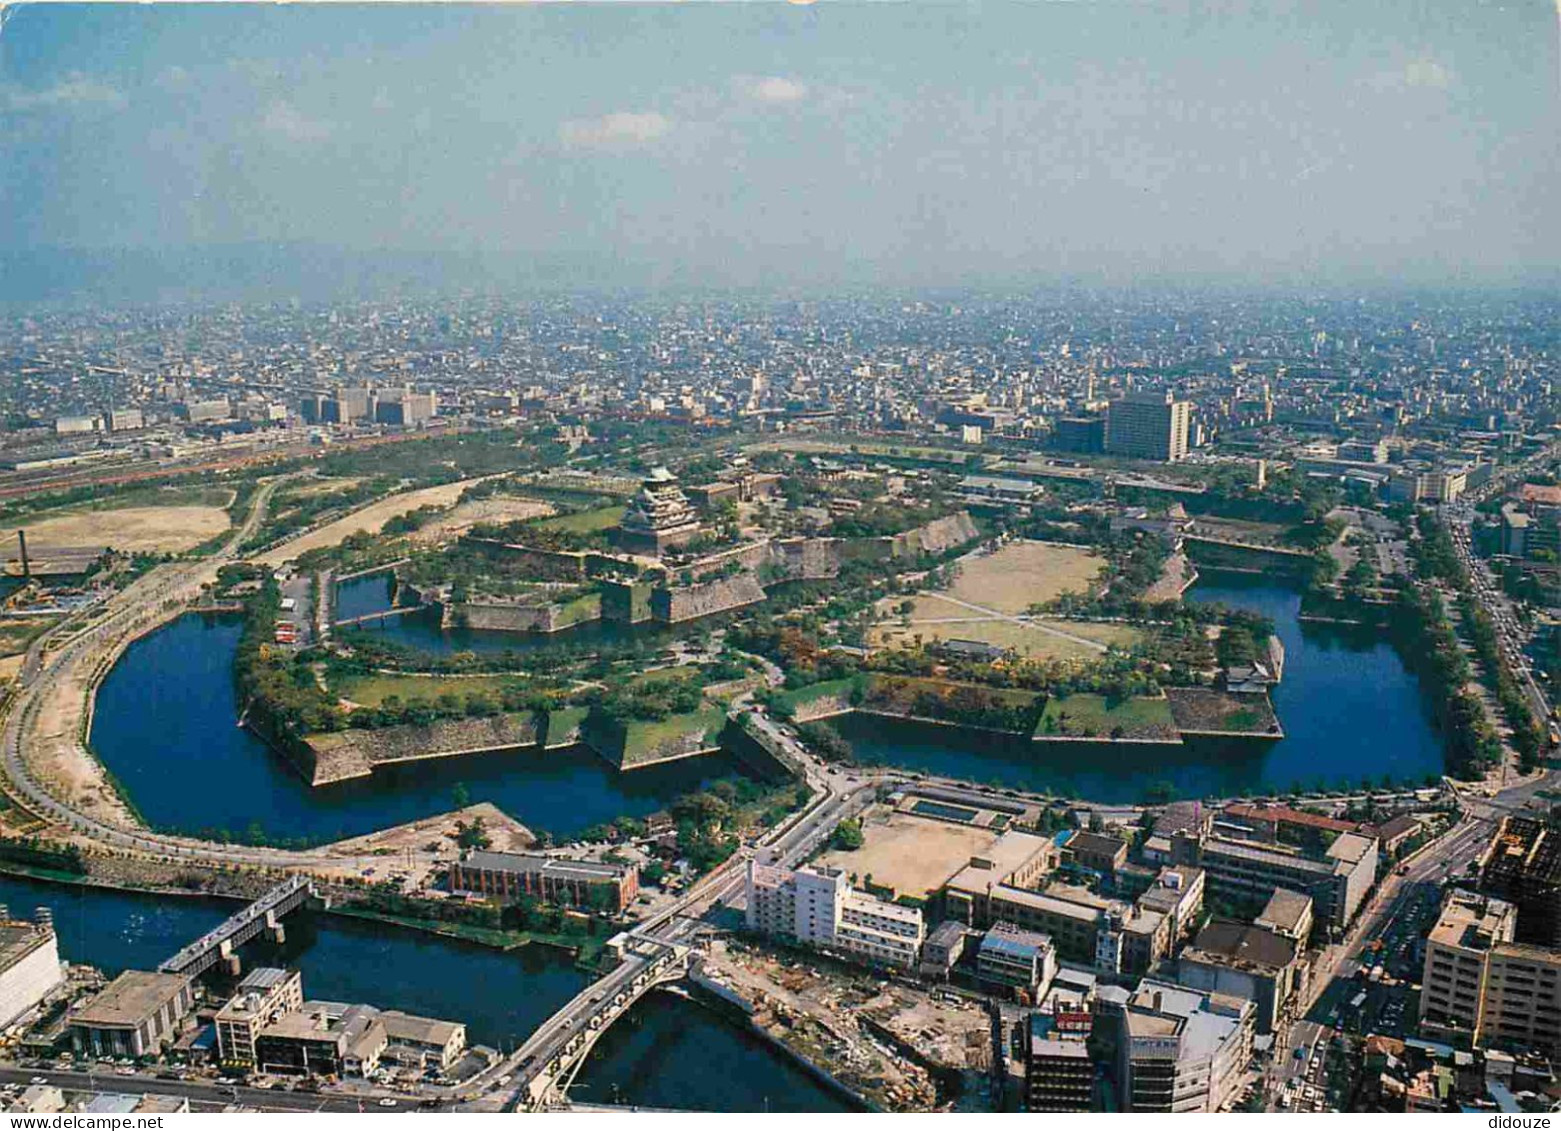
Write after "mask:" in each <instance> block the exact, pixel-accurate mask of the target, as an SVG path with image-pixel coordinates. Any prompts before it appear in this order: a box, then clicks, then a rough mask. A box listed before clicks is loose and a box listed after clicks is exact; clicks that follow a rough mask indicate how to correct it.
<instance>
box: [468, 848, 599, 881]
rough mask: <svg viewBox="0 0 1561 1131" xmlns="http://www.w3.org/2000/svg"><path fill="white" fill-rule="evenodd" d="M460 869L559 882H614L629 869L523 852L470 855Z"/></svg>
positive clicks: (589, 861) (477, 853)
mask: <svg viewBox="0 0 1561 1131" xmlns="http://www.w3.org/2000/svg"><path fill="white" fill-rule="evenodd" d="M461 867H463V868H472V869H477V870H481V871H485V872H508V873H510V874H511V875H525V876H534V875H548V876H553V877H556V878H558V879H574V880H585V881H590V880H616V879H618V878H620V877H621V876H623V875H624V874H625V873H626V872H627V871H628V870H629V869H628V868H627V867H625V866H624V865H622V864H603V863H599V862H597V861H595V860H568V859H565V858H563V857H559V856H536V855H531V854H529V853H522V852H473V853H472V854H471V855H470V856H468V857H467V858H466V859H465V860H463V861H462V862H461Z"/></svg>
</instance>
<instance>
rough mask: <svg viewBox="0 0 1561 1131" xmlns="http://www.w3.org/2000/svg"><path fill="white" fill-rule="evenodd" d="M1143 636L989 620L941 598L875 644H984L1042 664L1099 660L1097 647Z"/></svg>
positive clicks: (924, 602) (1115, 628)
mask: <svg viewBox="0 0 1561 1131" xmlns="http://www.w3.org/2000/svg"><path fill="white" fill-rule="evenodd" d="M1140 635H1141V634H1140V633H1139V632H1138V630H1136V629H1134V628H1131V627H1129V626H1128V625H1122V624H1096V623H1092V622H1089V621H1068V620H1058V619H1053V618H1043V617H1037V618H1033V619H1026V620H1024V621H1022V622H1020V621H1015V620H1002V619H999V618H997V617H990V616H984V615H982V614H981V613H979V612H976V611H975V610H972V609H967V608H965V607H963V606H960V605H956V604H954V603H953V602H952V601H949V600H947V599H945V598H943V597H940V596H938V595H937V594H933V593H929V594H924V595H923V596H920V597H917V598H916V604H915V609H914V610H913V611H912V613H911V618H910V623H909V624H907V623H905V618H904V617H901V616H896V617H894V618H893V619H891V620H889V621H886V622H885V623H883V624H881V625H879V626H878V627H876V628H874V629H873V632H872V643H873V644H874V645H877V646H888V645H904V646H910V645H914V644H915V639H916V637H918V636H920V637H921V639H922V642H923V643H931V642H932V641H934V640H979V641H981V642H982V643H984V644H993V645H996V646H997V647H999V648H1009V649H1012V650H1013V651H1015V652H1017V653H1019V654H1020V655H1021V656H1029V657H1030V658H1031V659H1037V660H1043V659H1044V660H1098V659H1099V658H1100V655H1101V653H1100V649H1099V648H1096V647H1092V646H1091V644H1090V643H1089V642H1091V641H1093V642H1094V643H1096V644H1117V645H1120V646H1122V647H1124V648H1127V647H1130V646H1132V645H1133V644H1134V643H1136V642H1137V641H1138V640H1139V638H1140Z"/></svg>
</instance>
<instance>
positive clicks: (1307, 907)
mask: <svg viewBox="0 0 1561 1131" xmlns="http://www.w3.org/2000/svg"><path fill="white" fill-rule="evenodd" d="M1311 910H1312V897H1311V896H1309V895H1304V894H1302V893H1301V892H1298V891H1291V890H1290V889H1289V888H1275V889H1274V894H1273V895H1271V896H1269V897H1268V903H1267V904H1266V905H1265V906H1264V908H1263V913H1262V914H1261V915H1259V916H1258V917H1257V919H1256V920H1255V922H1256V923H1257V925H1258V926H1260V927H1272V928H1273V929H1274V930H1277V931H1295V930H1299V929H1300V926H1301V923H1302V921H1303V920H1304V919H1305V918H1306V916H1307V915H1308V914H1309V913H1310V912H1311Z"/></svg>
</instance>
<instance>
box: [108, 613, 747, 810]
mask: <svg viewBox="0 0 1561 1131" xmlns="http://www.w3.org/2000/svg"><path fill="white" fill-rule="evenodd" d="M240 631H241V629H240V625H239V624H238V622H237V621H236V620H235V619H233V618H216V617H202V616H199V615H195V614H190V615H186V616H183V617H180V618H179V619H177V620H175V621H174V622H172V623H171V624H169V625H167V626H166V627H164V628H161V629H159V630H157V631H156V632H153V633H152V634H150V635H149V636H146V637H143V638H142V639H140V640H138V641H136V642H135V643H134V644H132V645H131V646H130V648H129V649H128V650H127V651H126V652H125V655H124V656H123V657H122V658H121V659H120V661H119V662H118V663H117V664H116V665H115V666H114V668H113V670H112V671H111V672H110V673H109V675H108V678H107V679H105V680H104V681H103V684H102V686H101V687H100V688H99V689H98V697H97V709H96V711H95V713H94V718H93V726H92V746H93V749H94V750H95V751H96V753H97V755H98V757H99V758H101V759H102V760H103V763H104V765H106V766H107V767H108V768H109V770H110V771H112V772H113V774H114V776H115V777H116V778H118V779H119V781H120V783H121V784H122V785H123V786H124V787H125V789H126V791H127V792H128V793H129V795H130V797H131V798H132V799H133V800H134V802H135V804H136V806H137V808H139V809H140V811H141V813H142V815H143V816H144V817H145V818H146V820H147V821H148V822H150V823H151V824H152V825H154V826H156V827H158V828H168V829H176V830H179V831H181V832H191V833H198V832H203V831H206V832H209V831H215V830H227V831H229V832H231V833H233V834H236V835H237V834H247V833H252V832H253V831H255V830H259V831H261V832H264V833H265V834H266V835H267V836H268V837H271V838H282V839H290V838H298V837H306V838H309V839H311V840H315V841H319V840H334V839H338V838H340V837H343V836H356V835H359V834H361V833H366V832H371V831H373V830H375V829H381V828H384V827H386V826H387V825H394V824H399V823H401V822H405V821H412V820H416V819H418V818H421V817H427V816H431V815H433V814H435V813H443V812H447V811H448V810H450V809H451V808H452V807H453V802H452V795H453V793H454V790H455V786H456V784H457V783H464V785H465V787H466V790H467V792H469V794H470V796H471V799H472V800H473V801H491V802H493V803H494V804H496V805H498V806H499V807H500V808H501V809H503V810H504V811H505V812H506V813H509V814H510V815H511V816H513V817H515V818H516V819H517V820H519V821H521V822H523V823H525V824H527V825H529V826H532V827H535V828H540V829H548V830H550V831H552V832H555V833H562V834H570V833H574V832H577V831H578V830H580V829H582V828H586V827H588V826H590V825H593V824H597V823H599V822H601V821H606V820H610V819H611V818H613V817H617V816H621V815H625V814H628V815H634V816H639V815H643V814H645V813H650V812H653V811H655V810H656V809H659V808H662V807H663V806H665V805H666V804H667V803H668V802H669V801H671V800H672V799H673V798H675V797H677V796H679V795H680V794H684V793H688V792H690V791H691V790H695V789H698V788H699V787H700V785H701V784H703V783H704V782H706V781H709V780H711V779H712V778H716V777H721V776H727V775H730V774H734V773H736V772H737V769H736V766H735V763H734V762H733V761H732V760H730V759H728V758H725V757H723V756H710V757H705V758H695V759H689V760H687V761H683V762H675V763H672V764H670V765H666V766H659V767H650V768H647V769H643V770H635V771H633V772H632V773H628V774H620V773H618V772H617V771H616V770H614V769H613V768H612V767H610V766H608V765H607V763H606V762H604V761H602V759H601V758H599V757H597V756H596V755H595V754H593V753H591V752H590V751H589V750H586V749H585V748H583V747H573V748H569V749H565V750H551V751H546V752H533V751H517V752H511V753H498V754H482V755H472V756H470V757H461V758H444V759H438V760H435V761H430V762H412V763H407V764H405V765H400V766H393V767H386V768H384V769H382V770H380V771H377V772H376V773H375V775H374V776H373V777H372V778H368V779H363V780H360V781H350V782H342V783H339V784H337V785H332V786H326V787H322V788H318V789H316V788H311V787H310V786H309V785H307V784H306V783H305V782H304V780H303V779H302V778H301V777H300V776H299V775H298V773H297V771H296V770H294V769H293V768H292V766H291V765H289V764H288V763H287V761H286V760H285V759H283V758H282V757H281V756H280V755H278V754H277V753H276V752H275V751H273V750H272V749H271V748H270V747H269V746H267V745H266V744H265V743H264V742H262V741H261V740H260V739H259V738H257V737H255V735H253V734H252V733H250V732H249V731H248V730H245V729H243V728H241V727H239V726H238V725H237V719H238V712H239V707H238V703H237V701H236V692H235V689H234V684H233V655H234V650H235V649H236V647H237V645H238V639H239V633H240Z"/></svg>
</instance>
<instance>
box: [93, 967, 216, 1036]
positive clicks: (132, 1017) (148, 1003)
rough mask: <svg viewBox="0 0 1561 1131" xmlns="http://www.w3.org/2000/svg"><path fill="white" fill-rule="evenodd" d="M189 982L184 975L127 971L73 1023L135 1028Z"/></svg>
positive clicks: (104, 989)
mask: <svg viewBox="0 0 1561 1131" xmlns="http://www.w3.org/2000/svg"><path fill="white" fill-rule="evenodd" d="M189 982H190V980H189V978H187V977H185V976H184V975H183V974H156V973H153V972H152V971H150V970H126V971H125V972H124V973H123V974H121V975H120V976H119V977H117V978H115V979H114V980H113V981H112V982H110V983H109V984H108V985H107V986H105V987H104V988H103V990H102V991H101V992H100V993H99V994H98V995H97V996H96V997H94V998H93V999H92V1000H91V1001H89V1002H88V1003H87V1004H86V1005H85V1006H84V1007H83V1008H82V1009H81V1011H80V1012H78V1013H76V1014H75V1015H74V1016H72V1017H71V1022H72V1024H76V1025H88V1026H91V1027H93V1028H97V1029H112V1028H120V1027H123V1028H134V1027H135V1026H137V1025H139V1024H141V1022H143V1021H145V1020H146V1019H147V1018H148V1017H150V1016H151V1015H152V1014H153V1013H156V1012H157V1011H158V1010H159V1009H161V1008H162V1007H163V1005H164V1004H165V1003H166V1002H167V1001H168V999H170V998H172V997H173V996H174V995H175V994H177V993H178V992H179V991H180V990H182V989H184V987H185V986H187V985H189Z"/></svg>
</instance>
